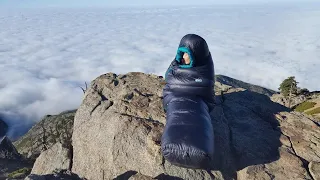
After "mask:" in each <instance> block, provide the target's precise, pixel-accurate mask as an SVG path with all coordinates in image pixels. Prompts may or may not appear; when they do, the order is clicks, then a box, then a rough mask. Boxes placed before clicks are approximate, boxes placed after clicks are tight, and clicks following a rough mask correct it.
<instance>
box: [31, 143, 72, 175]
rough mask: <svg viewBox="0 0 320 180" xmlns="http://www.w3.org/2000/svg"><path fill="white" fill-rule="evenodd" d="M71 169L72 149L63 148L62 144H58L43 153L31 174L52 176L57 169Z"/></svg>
mask: <svg viewBox="0 0 320 180" xmlns="http://www.w3.org/2000/svg"><path fill="white" fill-rule="evenodd" d="M70 168H71V152H70V149H68V148H66V147H63V145H62V144H61V143H56V144H55V145H53V146H52V147H51V148H50V149H48V150H46V151H44V152H42V153H41V155H40V156H39V157H38V158H37V160H36V162H35V163H34V165H33V168H32V171H31V174H37V175H45V174H50V173H52V172H53V171H55V170H56V169H70Z"/></svg>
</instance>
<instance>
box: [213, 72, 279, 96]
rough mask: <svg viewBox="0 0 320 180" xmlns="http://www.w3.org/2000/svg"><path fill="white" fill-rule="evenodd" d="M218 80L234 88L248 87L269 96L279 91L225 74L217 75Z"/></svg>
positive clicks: (252, 90)
mask: <svg viewBox="0 0 320 180" xmlns="http://www.w3.org/2000/svg"><path fill="white" fill-rule="evenodd" d="M215 77H216V82H218V83H221V84H224V85H228V86H230V87H232V88H242V89H247V90H249V91H251V92H256V93H259V94H264V95H267V96H272V95H274V94H276V93H277V92H276V91H274V90H271V89H267V88H264V87H261V86H257V85H253V84H250V83H246V82H243V81H240V80H237V79H234V78H231V77H228V76H224V75H216V76H215Z"/></svg>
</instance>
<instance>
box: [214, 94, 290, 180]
mask: <svg viewBox="0 0 320 180" xmlns="http://www.w3.org/2000/svg"><path fill="white" fill-rule="evenodd" d="M216 98H217V105H216V107H215V108H214V110H213V111H212V112H211V118H212V121H213V127H214V131H215V155H214V162H213V167H214V168H213V170H219V171H221V172H222V174H223V176H224V179H233V178H236V174H237V173H236V171H238V170H241V169H243V168H246V167H248V166H252V165H259V164H266V163H270V162H273V161H276V160H278V159H279V156H280V154H279V150H278V148H279V147H280V146H281V143H280V136H281V129H280V127H279V122H278V120H277V119H276V117H275V114H277V113H279V112H283V111H290V109H288V108H286V107H284V106H282V105H280V104H278V103H274V102H272V101H271V100H270V98H269V97H268V96H266V95H262V94H258V93H255V92H251V91H241V92H233V93H228V94H224V95H221V96H217V97H216ZM219 102H220V103H219Z"/></svg>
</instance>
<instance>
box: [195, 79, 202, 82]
mask: <svg viewBox="0 0 320 180" xmlns="http://www.w3.org/2000/svg"><path fill="white" fill-rule="evenodd" d="M194 81H195V82H202V79H195V80H194Z"/></svg>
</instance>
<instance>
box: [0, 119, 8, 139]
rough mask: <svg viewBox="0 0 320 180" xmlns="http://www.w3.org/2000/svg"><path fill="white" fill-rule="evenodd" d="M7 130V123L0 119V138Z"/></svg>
mask: <svg viewBox="0 0 320 180" xmlns="http://www.w3.org/2000/svg"><path fill="white" fill-rule="evenodd" d="M7 131H8V125H7V124H6V123H5V122H4V121H2V120H1V119H0V138H1V137H3V136H5V135H6V133H7Z"/></svg>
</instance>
